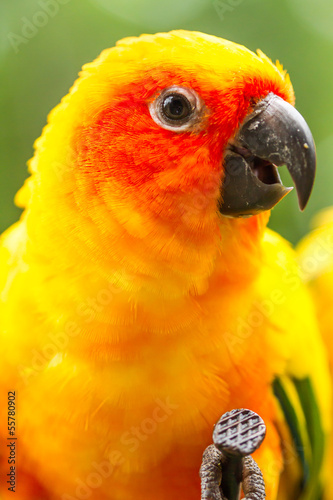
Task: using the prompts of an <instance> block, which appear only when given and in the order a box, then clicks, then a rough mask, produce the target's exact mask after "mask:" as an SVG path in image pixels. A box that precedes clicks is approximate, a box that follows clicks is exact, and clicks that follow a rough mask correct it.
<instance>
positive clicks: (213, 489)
mask: <svg viewBox="0 0 333 500" xmlns="http://www.w3.org/2000/svg"><path fill="white" fill-rule="evenodd" d="M265 435H266V426H265V423H264V421H263V419H262V418H261V417H259V415H257V414H256V413H254V412H253V411H250V410H245V409H238V410H232V411H229V412H228V413H225V414H224V415H223V416H222V417H221V418H220V420H219V421H218V422H217V424H216V425H215V428H214V432H213V443H214V444H212V445H210V446H208V448H206V450H205V451H204V454H203V458H202V464H201V468H200V477H201V500H239V498H240V492H241V488H242V489H243V492H244V495H245V498H244V500H264V499H265V498H266V494H265V483H264V479H263V476H262V473H261V470H260V469H259V467H258V465H257V463H256V462H255V461H254V460H253V458H252V457H251V456H250V455H251V453H253V452H254V451H255V450H256V449H257V448H259V446H260V445H261V443H262V442H263V440H264V438H265Z"/></svg>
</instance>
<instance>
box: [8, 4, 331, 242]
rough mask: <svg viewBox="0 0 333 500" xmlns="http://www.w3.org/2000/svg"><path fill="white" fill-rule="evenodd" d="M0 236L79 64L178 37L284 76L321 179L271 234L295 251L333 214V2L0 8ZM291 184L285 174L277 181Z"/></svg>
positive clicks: (280, 213) (276, 221)
mask: <svg viewBox="0 0 333 500" xmlns="http://www.w3.org/2000/svg"><path fill="white" fill-rule="evenodd" d="M0 5H1V16H0V17H1V21H0V25H1V36H2V43H1V52H0V58H1V70H0V71H1V74H0V82H1V83H0V85H1V106H2V112H1V114H0V122H1V134H0V141H1V153H2V156H1V162H0V230H1V231H2V230H3V229H5V228H6V227H8V226H9V225H10V224H11V223H12V222H14V221H15V220H17V218H18V217H19V214H20V210H19V209H18V208H16V207H15V206H14V203H13V197H14V194H15V193H16V191H17V190H18V188H19V187H20V186H21V185H22V182H23V180H24V179H25V177H26V176H27V171H26V165H25V163H26V161H27V160H28V159H29V158H30V157H31V156H32V154H33V146H32V145H33V142H34V140H35V139H36V138H37V137H38V136H39V135H40V133H41V130H42V127H43V126H44V124H45V122H46V116H47V114H48V112H49V111H50V110H51V109H52V108H53V107H54V106H55V105H56V104H57V103H58V102H59V100H60V99H61V97H62V96H63V95H64V94H66V93H67V91H68V89H69V87H70V86H71V85H72V83H73V81H74V80H75V78H76V76H77V73H78V71H79V70H80V68H81V66H82V64H84V63H86V62H89V61H91V60H92V59H94V58H95V57H96V56H97V55H98V54H99V53H100V51H101V50H102V49H104V48H106V47H110V46H112V45H114V43H115V42H116V40H118V39H119V38H122V37H125V36H129V35H139V34H140V33H143V32H146V33H154V32H157V31H168V30H171V29H177V28H184V29H189V30H199V31H203V32H207V33H210V34H214V35H217V36H220V37H223V38H227V39H230V40H233V41H235V42H238V43H241V44H244V45H246V46H247V47H248V48H250V49H252V50H255V49H257V48H260V49H261V50H263V51H264V52H265V53H266V54H267V55H268V56H269V57H271V58H272V59H273V60H276V59H279V60H280V61H281V62H282V63H283V65H284V67H285V68H286V69H287V70H288V72H289V73H290V76H291V79H292V82H293V85H294V88H295V92H296V105H297V108H298V110H299V111H300V112H301V113H302V114H303V116H304V117H305V118H306V120H307V122H308V124H309V125H310V128H311V130H312V132H313V135H314V138H315V142H316V144H317V151H318V173H317V179H316V184H315V188H314V191H313V194H312V197H311V199H310V202H309V205H308V207H307V209H306V211H305V212H304V213H300V212H299V210H298V206H297V199H296V195H295V193H294V192H293V193H291V194H290V195H288V196H287V198H286V199H284V200H283V201H282V202H281V203H279V204H278V206H277V207H276V208H275V209H274V210H273V214H272V217H271V221H270V225H271V227H273V228H274V229H276V230H277V231H279V232H280V233H281V234H283V235H284V236H285V237H286V238H288V239H289V240H291V241H292V242H296V241H298V240H299V238H300V237H301V236H302V235H303V234H305V233H306V232H307V231H308V228H309V225H310V220H311V218H312V216H313V214H314V213H316V212H317V211H318V210H319V209H321V208H323V207H325V206H328V205H331V204H332V205H333V193H332V185H333V182H332V181H333V168H332V167H333V152H332V149H333V61H332V59H333V57H332V56H333V2H332V0H317V1H316V2H314V1H313V0H278V1H273V0H162V1H157V0H15V1H14V2H10V1H9V0H0ZM283 178H284V179H285V182H286V183H287V184H290V178H289V177H288V174H287V175H286V176H285V175H283Z"/></svg>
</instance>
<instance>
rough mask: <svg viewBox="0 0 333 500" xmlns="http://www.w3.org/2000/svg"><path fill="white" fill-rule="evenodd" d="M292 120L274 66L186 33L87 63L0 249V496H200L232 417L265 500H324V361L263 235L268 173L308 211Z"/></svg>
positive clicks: (291, 258)
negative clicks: (256, 439)
mask: <svg viewBox="0 0 333 500" xmlns="http://www.w3.org/2000/svg"><path fill="white" fill-rule="evenodd" d="M293 104H294V94H293V89H292V86H291V83H290V79H289V77H288V75H287V74H286V72H285V71H284V70H283V69H282V67H281V65H280V64H279V63H277V64H276V65H274V64H273V63H272V62H271V61H270V60H269V59H268V58H267V57H266V56H265V55H264V54H263V53H262V52H260V51H258V53H257V54H254V53H252V52H251V51H249V50H248V49H246V48H245V47H242V46H240V45H237V44H235V43H232V42H229V41H226V40H223V39H220V38H217V37H214V36H210V35H206V34H203V33H199V32H188V31H184V30H179V31H172V32H170V33H159V34H156V35H142V36H140V37H138V38H126V39H124V40H121V41H120V42H118V43H117V45H116V47H114V48H111V49H108V50H105V51H103V52H102V54H101V55H100V56H99V57H98V58H97V59H96V61H94V62H93V63H91V64H87V65H85V66H84V67H83V70H82V72H81V74H80V77H79V79H78V80H77V81H76V82H75V84H74V86H73V87H72V88H71V90H70V92H69V94H68V95H67V96H66V97H64V99H63V100H62V102H61V103H60V104H59V105H58V106H57V107H56V108H55V109H54V110H53V111H52V112H51V113H50V115H49V119H48V124H47V125H46V127H45V128H44V130H43V133H42V136H41V137H40V139H38V140H37V141H36V144H35V155H34V157H33V158H32V159H31V160H30V162H29V171H30V174H31V176H30V177H29V179H28V180H27V182H26V183H25V185H24V187H23V188H22V189H21V190H20V191H19V193H18V195H17V198H16V202H17V204H18V205H19V206H21V207H24V212H23V214H22V217H21V219H20V221H19V222H17V223H16V224H14V225H13V226H12V227H11V228H9V229H8V230H7V231H6V232H5V233H4V234H3V236H2V239H1V247H0V269H1V278H0V283H1V286H0V289H1V303H0V316H1V328H0V344H1V352H2V356H1V358H2V373H3V376H2V378H1V391H0V393H1V398H2V399H1V405H0V407H1V413H0V418H1V422H2V423H3V424H2V426H0V432H1V433H2V434H1V442H2V443H7V446H5V444H3V445H2V447H1V452H0V453H1V474H2V478H6V481H5V480H2V482H1V495H2V497H3V498H5V499H6V498H13V496H11V495H13V491H15V495H16V496H15V498H16V499H17V500H25V499H30V500H31V499H38V500H56V499H61V500H77V499H88V498H89V499H91V500H130V499H135V500H153V499H158V500H170V499H172V498H181V499H183V500H190V499H191V500H193V499H195V498H199V497H200V481H199V468H200V463H201V457H202V453H203V451H204V449H205V447H206V446H207V445H209V444H210V443H211V435H212V430H213V426H214V424H215V423H216V421H217V420H218V419H219V417H220V416H221V415H222V414H223V413H224V412H225V411H229V410H231V409H233V408H249V409H251V410H254V411H255V412H257V413H258V414H259V415H260V416H261V417H262V418H263V419H264V421H265V423H266V426H267V437H266V439H265V441H264V443H263V445H262V446H261V448H260V449H259V450H258V451H257V452H256V454H255V458H256V460H257V462H258V464H259V466H260V468H261V470H262V472H263V475H264V479H265V483H266V492H267V498H268V499H269V500H275V499H276V498H279V499H289V498H290V499H293V500H294V499H295V498H302V499H303V500H318V499H319V498H321V494H322V488H323V482H324V479H325V478H324V477H323V474H322V473H321V468H322V462H323V459H324V455H325V441H326V437H327V434H328V432H329V427H330V378H329V370H328V361H327V357H326V352H325V348H324V345H323V342H322V340H321V337H320V335H319V332H318V327H317V323H316V317H315V313H314V308H313V304H312V302H311V298H310V296H309V294H308V291H307V290H306V288H305V287H304V285H303V284H302V279H301V278H302V276H300V275H299V269H298V266H297V262H296V256H295V253H294V251H293V250H292V248H291V247H290V245H289V244H288V243H287V242H286V241H284V240H283V239H282V238H281V237H280V236H279V235H277V234H275V233H274V232H272V231H270V230H269V229H267V228H266V224H267V221H268V219H269V213H270V209H271V208H272V207H273V206H274V205H275V204H276V203H278V202H279V201H280V200H281V199H282V198H283V197H284V196H285V195H286V194H287V193H288V191H289V189H290V188H286V187H284V186H283V185H282V183H281V181H280V178H279V175H278V171H277V168H276V166H281V165H286V166H287V168H288V170H289V171H290V173H291V176H292V178H293V180H294V183H295V186H296V189H297V192H298V197H299V204H300V207H301V209H303V208H304V206H305V205H306V202H307V200H308V198H309V196H310V192H311V188H312V184H313V179H314V171H315V152H314V144H313V139H312V136H311V133H310V131H309V128H308V126H307V124H306V122H305V121H304V119H303V118H302V116H301V115H300V114H299V113H298V112H297V111H296V110H295V108H294V107H293ZM7 418H8V430H7V428H6V427H4V425H5V423H6V422H7ZM16 438H17V439H16ZM10 460H13V461H14V462H10Z"/></svg>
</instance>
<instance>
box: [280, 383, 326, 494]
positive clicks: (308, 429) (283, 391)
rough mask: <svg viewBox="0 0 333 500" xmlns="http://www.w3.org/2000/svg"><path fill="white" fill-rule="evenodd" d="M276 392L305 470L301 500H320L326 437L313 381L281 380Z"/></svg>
mask: <svg viewBox="0 0 333 500" xmlns="http://www.w3.org/2000/svg"><path fill="white" fill-rule="evenodd" d="M273 391H274V394H275V396H276V398H277V400H278V401H279V403H280V407H281V410H282V412H283V414H284V417H285V419H286V422H287V425H288V427H289V430H290V433H291V436H292V439H293V443H294V447H295V450H296V452H297V455H298V458H299V461H300V464H301V467H302V470H303V480H302V484H301V490H302V493H301V496H300V500H320V499H321V497H322V485H321V481H320V480H321V478H320V472H321V468H322V463H323V457H324V452H325V434H324V431H323V427H322V423H321V418H320V411H319V408H318V404H317V400H316V396H315V393H314V390H313V386H312V383H311V380H310V379H309V378H304V379H296V378H289V377H286V376H284V377H279V378H276V379H275V380H274V382H273Z"/></svg>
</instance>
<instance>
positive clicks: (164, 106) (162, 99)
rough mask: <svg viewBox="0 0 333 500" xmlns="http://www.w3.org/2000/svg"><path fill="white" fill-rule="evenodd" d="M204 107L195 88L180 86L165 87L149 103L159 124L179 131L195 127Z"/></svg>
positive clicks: (151, 112)
mask: <svg viewBox="0 0 333 500" xmlns="http://www.w3.org/2000/svg"><path fill="white" fill-rule="evenodd" d="M202 108H203V104H202V101H201V99H200V97H199V96H198V94H197V93H196V92H194V90H192V89H188V88H185V87H178V86H172V87H168V88H166V89H164V90H163V91H162V92H161V93H160V95H159V96H158V97H157V98H156V99H155V101H153V102H151V103H150V105H149V111H150V114H151V117H152V119H153V120H154V122H155V123H157V125H160V127H162V128H165V129H167V130H174V131H177V132H178V131H184V130H190V129H191V128H193V125H196V124H197V123H198V122H199V119H200V118H201V115H202Z"/></svg>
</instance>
